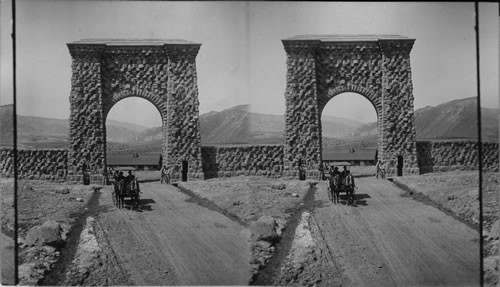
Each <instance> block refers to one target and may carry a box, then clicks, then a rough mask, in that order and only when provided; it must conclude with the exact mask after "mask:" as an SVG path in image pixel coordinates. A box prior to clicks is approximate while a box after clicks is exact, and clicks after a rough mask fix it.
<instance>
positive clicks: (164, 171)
mask: <svg viewBox="0 0 500 287" xmlns="http://www.w3.org/2000/svg"><path fill="white" fill-rule="evenodd" d="M166 175H167V167H166V166H165V165H164V166H162V167H161V175H160V183H163V182H164V181H165V183H166Z"/></svg>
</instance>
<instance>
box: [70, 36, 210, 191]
mask: <svg viewBox="0 0 500 287" xmlns="http://www.w3.org/2000/svg"><path fill="white" fill-rule="evenodd" d="M67 45H68V49H69V53H70V55H71V58H72V61H71V69H72V77H71V94H70V105H71V113H70V136H69V148H68V174H69V175H70V176H73V175H77V174H79V173H81V172H82V171H83V170H84V168H85V167H86V166H89V168H88V170H89V172H90V173H91V174H93V175H101V174H102V172H103V169H104V168H106V156H105V154H106V141H105V136H106V135H105V119H106V116H107V114H108V112H109V111H110V110H111V107H113V106H114V104H116V103H117V102H119V101H120V100H122V99H124V98H128V97H134V96H135V97H141V98H144V99H147V100H148V101H150V102H151V103H153V104H154V105H155V107H157V108H158V110H159V111H160V113H161V115H162V118H163V125H164V130H163V132H164V133H166V134H167V136H166V138H167V139H168V140H167V141H166V142H165V143H164V145H163V146H162V149H163V150H164V157H163V164H164V165H168V166H171V167H174V169H173V173H172V176H171V178H172V181H173V182H175V181H178V180H180V176H181V175H180V169H178V168H179V167H180V165H181V161H182V160H187V161H188V164H189V173H188V175H187V177H188V179H199V178H203V177H204V175H203V170H202V164H201V160H202V159H201V139H200V131H199V130H200V123H199V110H198V107H199V101H198V83H197V72H196V56H197V54H198V51H199V49H200V46H201V44H200V43H194V42H190V41H186V40H180V39H83V40H79V41H75V42H72V43H68V44H67Z"/></svg>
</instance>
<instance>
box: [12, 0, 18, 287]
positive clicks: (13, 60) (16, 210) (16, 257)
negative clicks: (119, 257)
mask: <svg viewBox="0 0 500 287" xmlns="http://www.w3.org/2000/svg"><path fill="white" fill-rule="evenodd" d="M11 37H12V78H13V86H12V95H13V96H12V97H13V112H12V117H13V119H12V123H13V127H12V128H13V135H14V139H13V144H14V285H18V284H19V260H18V253H19V247H18V244H17V237H18V230H17V229H18V224H17V212H18V209H17V103H16V1H15V0H12V34H11Z"/></svg>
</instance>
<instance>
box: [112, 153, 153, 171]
mask: <svg viewBox="0 0 500 287" xmlns="http://www.w3.org/2000/svg"><path fill="white" fill-rule="evenodd" d="M161 164H162V157H161V154H158V153H137V152H133V153H117V154H108V155H107V166H108V167H120V166H132V167H135V168H136V169H137V170H159V169H161Z"/></svg>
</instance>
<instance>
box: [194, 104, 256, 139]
mask: <svg viewBox="0 0 500 287" xmlns="http://www.w3.org/2000/svg"><path fill="white" fill-rule="evenodd" d="M200 129H201V139H202V143H203V144H220V143H233V144H237V143H249V138H248V130H249V112H248V105H240V106H235V107H232V108H229V109H226V110H223V111H221V112H210V113H208V114H204V115H202V116H200Z"/></svg>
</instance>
